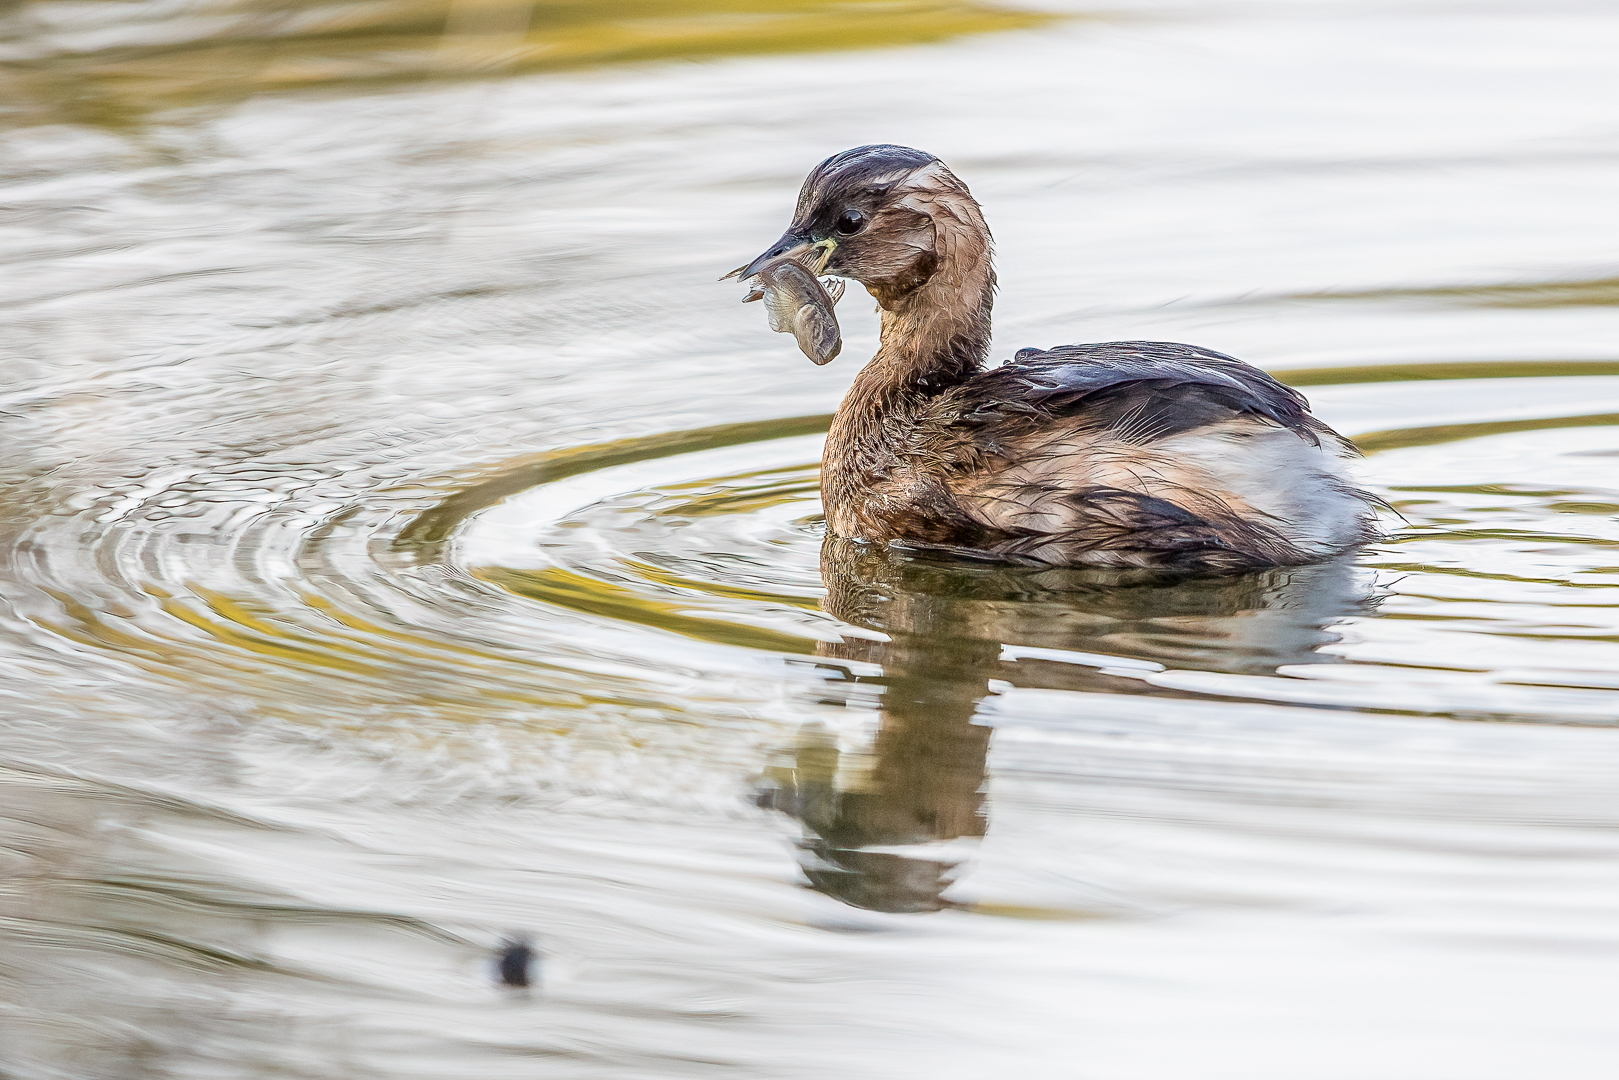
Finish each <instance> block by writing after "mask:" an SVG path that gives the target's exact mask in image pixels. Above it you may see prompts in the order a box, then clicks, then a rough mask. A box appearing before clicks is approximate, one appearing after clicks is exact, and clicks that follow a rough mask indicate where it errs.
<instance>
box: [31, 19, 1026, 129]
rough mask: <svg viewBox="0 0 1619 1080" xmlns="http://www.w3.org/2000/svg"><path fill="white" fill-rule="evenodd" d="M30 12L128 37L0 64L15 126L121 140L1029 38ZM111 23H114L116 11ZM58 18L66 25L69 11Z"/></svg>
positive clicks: (841, 28) (948, 25)
mask: <svg viewBox="0 0 1619 1080" xmlns="http://www.w3.org/2000/svg"><path fill="white" fill-rule="evenodd" d="M143 7H145V5H140V4H125V5H117V6H116V7H115V6H114V5H111V4H107V3H102V4H96V5H85V4H71V5H70V4H68V3H65V2H64V0H40V2H34V3H25V4H21V5H18V6H17V7H16V8H15V9H13V10H12V12H11V13H10V14H9V22H10V24H11V27H12V34H13V35H18V36H21V35H22V34H26V33H27V31H28V30H29V29H36V30H38V29H42V28H44V27H54V26H56V25H57V24H59V23H63V22H65V23H67V24H69V25H70V26H71V25H72V24H73V23H74V22H75V21H78V20H82V19H84V17H85V13H86V9H96V8H99V9H101V10H102V11H103V12H112V11H118V12H119V14H121V15H122V16H123V17H122V19H121V20H118V23H119V24H121V27H122V29H123V31H124V32H123V33H122V34H117V35H108V34H107V33H106V30H105V28H102V37H103V39H104V40H105V39H106V38H108V37H110V38H111V40H110V41H106V43H103V44H99V45H97V46H96V47H92V48H88V49H71V50H60V51H57V50H51V49H48V48H45V49H40V48H36V49H34V50H31V51H33V52H34V53H35V54H36V55H33V56H28V55H27V54H26V51H25V53H24V55H23V56H20V57H18V58H16V59H12V60H11V61H10V62H8V63H0V88H3V89H4V91H5V97H6V101H5V102H3V103H0V116H5V115H7V114H9V115H10V116H11V118H12V120H13V122H18V121H21V122H44V121H58V122H59V121H67V122H75V123H85V124H94V125H99V126H112V127H120V126H125V125H128V124H131V123H134V122H136V121H138V120H139V118H141V117H142V116H144V115H146V114H147V113H149V112H152V111H154V110H158V109H170V108H176V107H183V106H192V105H202V104H209V103H215V102H230V101H237V100H240V99H242V98H244V97H247V96H249V95H252V94H255V93H260V92H264V91H271V90H285V89H293V88H302V87H323V86H324V87H340V86H346V85H353V84H364V83H380V82H400V81H406V80H412V79H424V78H446V77H479V76H488V75H507V74H513V73H517V72H524V71H537V70H548V69H558V68H568V67H580V66H585V65H590V64H606V63H623V62H629V61H646V60H668V59H676V58H683V57H704V56H727V55H741V54H750V53H779V52H807V51H817V50H833V49H874V48H884V47H889V46H894V45H903V44H910V43H920V42H928V41H939V40H942V39H945V38H950V37H954V36H957V35H962V34H977V33H984V32H987V31H993V30H1011V29H1020V28H1027V27H1033V26H1038V25H1039V24H1041V23H1043V22H1047V21H1050V19H1051V18H1052V16H1050V15H1048V14H1043V13H1039V12H1029V11H1018V10H1014V9H1012V8H1009V7H1000V6H995V5H990V4H981V3H975V2H973V0H370V2H350V3H337V2H322V0H254V2H245V3H240V2H239V3H231V2H229V0H215V2H213V3H204V4H200V5H194V6H187V7H184V8H181V9H178V10H174V9H168V10H165V9H163V8H155V9H151V10H146V11H143V10H142V9H143ZM119 9H122V10H121V11H120V10H119ZM64 11H65V12H66V14H62V13H63V12H64Z"/></svg>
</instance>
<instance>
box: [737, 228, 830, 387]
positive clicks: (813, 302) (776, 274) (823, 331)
mask: <svg viewBox="0 0 1619 1080" xmlns="http://www.w3.org/2000/svg"><path fill="white" fill-rule="evenodd" d="M801 254H809V255H813V256H820V254H821V253H820V252H819V251H817V250H816V249H814V248H801V249H799V250H798V251H794V252H789V253H787V254H785V255H781V256H778V257H777V258H774V259H771V260H769V261H768V262H765V263H762V264H759V263H755V264H754V265H753V266H749V267H747V269H748V270H752V271H753V273H752V274H751V275H749V276H748V294H747V295H746V296H744V297H743V298H742V302H743V303H744V304H746V303H750V302H752V301H754V300H759V299H763V300H764V302H765V311H766V313H767V314H768V315H769V317H770V329H772V330H774V331H776V333H778V334H791V335H793V337H794V338H795V339H797V341H798V347H799V349H801V350H802V351H803V353H804V355H805V356H807V357H809V358H810V360H811V361H813V362H814V363H816V364H826V363H829V362H830V361H831V360H832V359H833V358H834V357H836V356H837V355H838V352H839V351H840V350H841V349H842V348H843V333H842V331H841V330H840V329H839V328H838V317H837V315H836V313H835V312H833V310H832V307H833V305H834V304H836V303H837V302H838V301H839V300H840V299H842V297H843V282H841V281H838V280H836V279H827V280H826V281H822V280H821V279H819V278H817V277H816V276H815V275H814V274H813V273H812V272H811V271H810V269H809V267H807V266H805V265H804V264H803V263H802V262H799V261H798V256H799V255H801ZM828 254H830V253H828ZM817 261H819V262H822V263H824V262H825V258H824V257H821V258H818V259H817ZM755 267H757V268H755Z"/></svg>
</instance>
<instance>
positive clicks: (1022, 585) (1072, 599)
mask: <svg viewBox="0 0 1619 1080" xmlns="http://www.w3.org/2000/svg"><path fill="white" fill-rule="evenodd" d="M821 571H822V575H823V577H824V579H825V582H826V586H827V600H826V604H825V607H826V610H827V611H828V612H829V613H830V614H832V615H835V616H836V617H837V618H839V619H842V620H843V621H845V622H847V623H851V624H853V625H855V626H860V627H865V628H867V629H870V630H875V631H879V632H880V633H881V634H883V635H886V637H887V638H888V640H886V641H883V640H870V639H865V638H855V637H851V638H849V639H848V640H845V641H842V642H837V643H829V644H825V645H823V646H822V647H821V648H820V650H819V652H820V654H821V655H823V656H825V657H827V658H828V659H842V660H852V661H862V662H864V663H867V664H875V665H877V666H878V667H880V668H881V669H882V674H881V675H877V676H860V675H856V676H853V678H854V680H855V681H856V682H857V683H864V684H876V685H877V686H879V687H880V688H881V704H880V707H879V714H880V727H879V729H878V732H877V736H876V739H875V741H874V743H873V744H872V746H871V748H870V750H869V751H867V752H866V754H864V755H862V759H861V760H860V761H859V762H858V765H859V766H861V767H858V768H851V767H850V764H851V763H850V762H848V761H847V760H845V759H846V757H847V756H848V755H846V754H844V753H842V752H841V751H840V749H839V747H838V742H837V740H836V738H835V737H834V736H833V734H832V733H831V732H830V731H829V730H827V729H826V728H825V727H824V726H821V725H819V724H811V725H807V726H806V727H805V728H804V729H802V730H801V731H800V737H799V741H798V745H797V746H796V747H793V748H791V749H789V750H787V751H785V752H784V753H783V754H782V755H781V757H780V759H779V761H778V764H777V765H775V766H774V767H772V768H771V769H769V770H768V772H767V774H766V776H765V777H764V782H763V786H762V788H761V796H760V801H761V804H762V805H764V806H766V807H769V808H772V809H776V810H780V811H782V812H784V813H786V814H789V815H790V816H792V817H795V818H797V819H798V820H799V821H800V822H802V824H803V826H804V831H805V835H804V839H803V841H802V844H801V847H802V850H803V863H804V870H805V873H806V875H807V876H808V878H809V881H810V884H811V886H812V887H814V888H815V889H817V890H819V891H820V892H823V893H825V894H827V895H828V896H831V897H834V898H836V899H838V900H841V901H843V902H844V903H847V904H850V905H853V906H855V907H859V908H867V909H872V910H877V911H889V912H923V911H937V910H940V909H942V908H946V907H950V906H952V904H951V902H950V901H949V900H948V899H946V897H945V895H944V894H945V892H946V890H947V889H948V887H949V885H950V883H951V881H952V880H953V879H954V877H955V875H956V871H957V869H958V864H959V861H960V854H959V852H958V851H956V850H953V849H952V846H937V845H939V844H940V842H943V841H956V840H963V839H968V840H970V839H974V838H978V837H982V836H983V835H984V834H985V830H986V827H987V824H988V819H987V815H986V808H985V802H984V781H985V772H986V762H987V758H988V751H989V743H990V736H991V734H992V729H991V728H990V727H988V726H986V725H984V724H978V723H974V722H973V718H974V715H975V713H976V712H977V709H978V704H979V702H981V701H982V700H983V699H984V698H985V697H986V696H988V695H989V694H991V693H992V692H993V691H992V690H991V687H990V682H991V681H992V680H1004V681H1006V682H1010V683H1012V684H1014V685H1016V686H1022V687H1040V688H1047V689H1066V690H1088V691H1096V692H1104V693H1114V694H1118V693H1124V694H1142V693H1152V694H1160V695H1172V696H1174V695H1176V692H1175V691H1167V690H1162V689H1159V688H1157V687H1153V686H1151V685H1149V684H1147V683H1145V682H1143V681H1141V680H1139V679H1133V678H1130V677H1127V676H1121V675H1116V674H1107V673H1105V672H1104V671H1102V670H1101V669H1099V668H1096V667H1090V666H1085V665H1078V664H1070V663H1064V662H1061V661H1052V660H1030V659H1026V658H1025V659H1021V660H1016V661H1013V660H1009V659H1003V658H1002V657H1003V649H1002V645H1003V644H1011V645H1018V646H1023V647H1025V648H1028V647H1034V648H1045V649H1062V650H1068V651H1077V652H1087V653H1101V654H1105V655H1107V656H1114V657H1120V658H1130V659H1134V660H1136V661H1141V660H1147V661H1153V662H1155V663H1158V664H1163V665H1165V666H1166V667H1176V668H1182V669H1202V670H1215V671H1227V672H1241V673H1249V674H1269V673H1271V672H1273V671H1275V669H1276V668H1278V667H1280V666H1282V665H1284V664H1308V663H1322V662H1331V661H1332V660H1333V659H1334V658H1333V657H1331V656H1328V655H1323V654H1322V653H1321V652H1320V651H1319V650H1320V648H1321V646H1323V645H1325V644H1328V643H1330V642H1332V641H1334V640H1336V639H1337V636H1338V635H1337V633H1336V632H1335V630H1334V628H1333V624H1334V623H1336V622H1337V621H1339V620H1341V619H1343V618H1345V617H1347V616H1350V615H1353V614H1356V613H1358V612H1362V611H1364V610H1366V609H1367V608H1368V606H1369V605H1370V604H1372V603H1373V598H1372V595H1371V590H1370V588H1369V586H1368V584H1367V582H1366V580H1365V576H1364V574H1363V573H1362V572H1360V571H1358V570H1357V569H1356V568H1355V566H1354V565H1353V563H1351V562H1349V561H1348V560H1338V561H1334V562H1327V563H1321V564H1317V565H1314V566H1304V567H1284V568H1276V569H1268V570H1256V571H1248V572H1242V573H1226V574H1218V575H1209V574H1203V575H1191V574H1185V573H1171V572H1165V571H1156V570H1109V569H1094V568H1092V569H1081V568H1055V567H1038V568H1031V567H1017V566H1007V565H1001V564H989V563H973V562H962V561H942V560H939V559H936V558H932V557H917V556H911V555H905V554H900V553H897V552H893V551H887V550H881V549H874V548H870V547H863V546H861V545H858V544H854V543H850V542H848V541H845V540H839V539H836V538H829V539H828V540H827V542H826V545H825V547H823V549H822V555H821ZM857 666H858V665H857ZM853 700H854V699H853V698H851V702H852V701H853ZM920 844H931V845H936V846H934V847H932V848H931V849H924V850H923V851H922V852H920V853H916V854H907V853H904V852H900V851H894V850H892V849H893V848H897V847H906V846H911V845H920Z"/></svg>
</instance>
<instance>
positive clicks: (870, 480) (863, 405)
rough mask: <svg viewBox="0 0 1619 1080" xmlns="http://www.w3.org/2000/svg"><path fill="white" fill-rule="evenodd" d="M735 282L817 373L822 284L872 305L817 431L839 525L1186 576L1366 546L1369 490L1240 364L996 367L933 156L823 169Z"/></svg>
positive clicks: (979, 228) (1159, 354)
mask: <svg viewBox="0 0 1619 1080" xmlns="http://www.w3.org/2000/svg"><path fill="white" fill-rule="evenodd" d="M789 264H792V265H790V266H789ZM733 275H734V276H740V277H742V278H743V279H745V280H748V281H749V282H750V283H751V285H752V288H751V290H750V295H749V297H748V298H749V299H758V298H759V297H761V296H763V297H765V298H766V300H767V304H766V306H767V307H768V308H769V309H770V310H771V321H772V326H773V328H775V329H779V330H783V331H790V332H792V333H794V335H795V336H796V337H797V338H798V340H799V342H800V344H801V346H802V347H803V349H804V351H805V353H806V354H807V355H808V356H809V357H810V359H812V360H814V361H815V362H816V363H825V362H827V361H828V360H830V359H831V358H832V356H834V355H836V351H837V348H836V346H837V345H838V344H839V343H840V341H839V335H838V333H837V329H836V325H837V324H836V317H835V315H834V314H833V312H832V305H833V304H834V303H835V299H836V298H835V297H834V296H833V295H832V293H831V292H828V291H826V290H825V289H824V288H820V287H819V286H818V279H819V278H820V277H821V276H823V275H824V276H829V277H830V278H846V279H852V280H854V281H857V282H859V283H860V284H862V285H864V286H865V287H866V290H867V291H868V292H869V293H870V294H871V295H872V296H873V297H874V298H875V299H876V301H877V305H878V307H879V308H880V309H881V317H882V333H881V344H880V347H879V348H878V350H877V354H876V356H875V357H873V358H872V360H871V361H870V362H869V363H867V364H866V365H865V366H864V367H863V368H862V369H861V370H860V372H859V373H858V374H857V375H856V376H855V379H854V382H853V384H852V386H851V387H850V389H849V391H848V394H847V396H846V397H845V398H844V400H843V404H842V406H841V407H840V408H839V409H838V412H837V415H836V418H835V419H834V421H833V423H832V427H831V430H830V431H829V433H828V435H827V441H826V449H825V453H824V457H823V461H822V479H821V488H822V497H823V502H824V505H825V509H826V518H827V525H828V530H829V532H830V533H831V534H832V535H835V536H839V537H844V538H849V539H856V540H864V541H868V542H872V543H879V544H883V543H886V544H890V545H898V546H902V547H915V548H924V549H936V550H942V551H947V552H953V553H956V554H959V555H964V556H968V557H973V558H980V559H991V560H997V561H1005V562H1014V563H1026V564H1037V565H1038V564H1048V565H1059V566H1086V565H1091V566H1120V567H1158V568H1168V569H1186V570H1223V569H1239V568H1251V567H1263V566H1285V565H1300V564H1306V563H1312V562H1317V561H1320V560H1322V559H1325V558H1328V557H1330V556H1332V555H1335V554H1338V553H1341V552H1344V551H1346V550H1348V549H1351V548H1353V547H1355V546H1356V545H1358V544H1361V543H1363V542H1365V541H1367V540H1369V539H1371V538H1372V537H1373V536H1374V535H1375V530H1374V527H1373V519H1372V507H1373V504H1374V500H1373V499H1372V497H1371V496H1369V495H1367V494H1365V493H1364V492H1361V491H1359V490H1357V489H1356V488H1355V486H1354V485H1353V483H1352V482H1351V480H1350V478H1349V476H1348V473H1347V471H1346V467H1347V464H1348V462H1349V459H1351V458H1353V457H1354V456H1355V453H1356V452H1355V449H1354V447H1353V446H1352V445H1351V444H1350V443H1349V441H1348V440H1347V439H1345V438H1343V437H1342V436H1340V435H1339V434H1338V433H1337V432H1335V431H1333V430H1332V429H1331V428H1329V427H1328V426H1327V425H1326V424H1324V423H1322V422H1321V421H1320V420H1318V419H1316V418H1315V417H1314V416H1312V415H1311V414H1310V411H1309V405H1308V403H1307V402H1306V401H1305V399H1304V397H1303V396H1302V395H1301V394H1299V393H1298V392H1297V391H1296V390H1293V389H1292V388H1290V387H1287V386H1284V385H1282V384H1281V383H1279V382H1277V381H1276V380H1275V379H1273V378H1271V377H1270V376H1269V375H1267V374H1265V373H1264V372H1263V371H1260V370H1259V369H1258V368H1255V367H1251V366H1250V365H1248V364H1245V363H1243V362H1242V361H1240V360H1236V359H1234V358H1232V357H1230V356H1226V355H1224V354H1223V353H1218V352H1214V351H1212V350H1209V349H1203V348H1198V347H1195V346H1192V345H1181V344H1176V343H1172V342H1161V341H1115V342H1107V343H1102V344H1092V345H1063V346H1059V347H1056V348H1051V349H1023V350H1021V351H1019V352H1018V353H1017V354H1016V356H1015V358H1014V359H1012V360H1011V361H1010V362H1008V363H1005V364H1003V365H1000V366H997V367H987V366H986V360H987V359H988V356H989V350H990V309H991V306H992V304H993V300H994V292H995V272H994V268H993V266H992V241H991V237H990V231H989V227H988V225H987V224H986V223H985V221H984V215H983V212H982V210H981V209H980V207H979V205H978V202H977V201H976V200H975V199H974V198H973V196H972V194H971V192H970V191H969V190H968V189H967V185H966V184H964V183H963V182H962V181H961V180H960V179H959V178H957V177H956V175H955V174H954V173H952V172H951V171H950V169H949V168H948V167H946V165H945V164H944V162H942V161H941V160H939V159H938V158H937V157H935V156H934V155H932V154H928V153H925V152H923V151H920V150H913V149H911V148H909V147H904V146H890V145H878V146H861V147H857V148H855V149H853V150H846V151H844V152H842V153H840V154H835V155H833V156H832V157H830V158H827V159H826V160H825V161H823V162H821V164H820V165H818V166H816V167H815V169H814V170H813V171H812V172H811V173H810V174H809V176H808V178H807V179H806V180H805V181H804V186H803V189H802V191H801V192H800V194H799V197H798V205H797V209H796V210H795V212H794V215H793V218H792V222H791V224H790V225H789V226H788V229H787V231H786V233H785V234H784V235H783V236H782V237H781V239H780V240H778V241H777V242H776V243H774V244H772V245H771V246H770V247H769V248H768V249H767V250H766V251H765V252H764V253H763V254H761V255H760V256H759V257H758V258H757V259H754V260H753V261H752V262H751V263H749V264H748V265H746V266H744V267H741V268H739V269H738V270H736V271H734V272H733ZM776 294H779V295H776ZM828 322H830V324H831V328H830V330H829V329H828V328H827V323H828Z"/></svg>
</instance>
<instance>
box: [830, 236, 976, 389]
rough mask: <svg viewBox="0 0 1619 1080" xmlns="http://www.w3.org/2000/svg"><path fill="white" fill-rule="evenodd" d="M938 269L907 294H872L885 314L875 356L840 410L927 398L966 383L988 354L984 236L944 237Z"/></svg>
mask: <svg viewBox="0 0 1619 1080" xmlns="http://www.w3.org/2000/svg"><path fill="white" fill-rule="evenodd" d="M939 239H940V244H939V253H938V265H937V267H936V269H935V270H934V272H933V273H932V274H931V275H930V276H929V277H928V279H927V280H926V281H924V282H923V283H921V284H920V285H918V286H916V287H915V288H913V289H910V290H908V291H905V292H899V291H898V290H892V289H885V288H884V287H882V286H876V287H872V288H871V289H870V291H871V293H872V295H874V296H875V297H876V298H877V302H878V304H879V305H881V308H882V337H881V344H880V346H879V347H878V349H877V355H876V356H874V357H873V358H872V360H871V362H870V363H868V364H867V365H866V366H865V367H864V368H862V369H861V371H860V374H859V375H857V376H856V377H855V381H854V386H853V387H852V388H851V393H850V400H849V401H848V402H846V403H845V406H846V407H847V406H848V405H849V404H852V403H855V402H866V403H868V404H870V405H873V406H875V405H877V404H878V403H880V402H881V401H883V400H885V399H889V398H892V397H894V396H895V395H896V394H899V395H906V394H919V395H922V396H931V395H932V394H936V393H938V392H939V391H941V390H945V389H948V388H949V387H952V386H955V385H956V384H958V383H961V382H963V381H965V380H966V379H968V378H970V377H971V376H972V375H973V374H974V373H975V372H977V371H978V370H979V369H980V368H981V367H983V364H984V360H985V358H986V357H988V355H989V329H990V309H991V307H992V306H993V305H994V302H995V271H994V268H993V266H992V264H991V261H990V250H989V240H988V234H987V232H986V233H980V232H978V231H977V230H965V229H962V230H957V231H956V235H954V236H952V235H949V234H948V233H944V232H943V231H942V230H941V235H940V238H939Z"/></svg>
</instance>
